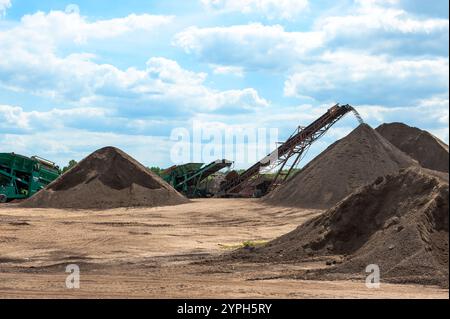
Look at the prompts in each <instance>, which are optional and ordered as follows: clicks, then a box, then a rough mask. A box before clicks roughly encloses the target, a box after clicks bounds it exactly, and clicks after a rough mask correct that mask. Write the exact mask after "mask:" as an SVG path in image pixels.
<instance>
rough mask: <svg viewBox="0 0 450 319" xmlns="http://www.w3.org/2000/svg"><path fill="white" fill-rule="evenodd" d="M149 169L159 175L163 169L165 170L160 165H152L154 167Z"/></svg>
mask: <svg viewBox="0 0 450 319" xmlns="http://www.w3.org/2000/svg"><path fill="white" fill-rule="evenodd" d="M148 169H149V170H151V171H152V172H153V173H155V174H157V175H161V171H162V170H163V169H162V168H161V167H159V166H152V167H149V168H148Z"/></svg>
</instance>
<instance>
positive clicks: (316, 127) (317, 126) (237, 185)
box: [219, 104, 362, 195]
mask: <svg viewBox="0 0 450 319" xmlns="http://www.w3.org/2000/svg"><path fill="white" fill-rule="evenodd" d="M350 111H352V112H354V113H355V115H357V118H358V121H360V122H361V121H362V119H361V117H360V116H359V114H358V113H357V112H356V110H355V109H354V108H353V107H352V106H350V105H348V104H346V105H342V106H341V105H339V104H336V105H335V106H333V107H331V108H330V109H328V111H327V112H326V113H325V114H323V115H322V116H321V117H319V118H318V119H317V120H315V121H314V122H313V123H311V124H310V125H308V126H307V127H305V128H303V129H301V130H300V131H299V132H297V133H296V134H293V135H292V136H291V137H290V138H289V139H288V140H287V141H286V142H284V143H283V144H281V145H280V146H279V147H278V148H277V149H275V150H274V151H273V152H272V153H270V154H269V155H267V156H266V157H264V158H263V159H262V160H260V161H259V162H257V163H255V164H254V165H253V166H251V167H250V168H249V169H247V170H246V171H245V172H243V173H242V174H240V175H239V176H237V177H236V178H235V179H233V180H230V181H228V182H226V183H224V184H222V186H221V190H220V194H219V195H225V194H227V193H233V192H238V191H239V190H240V189H241V187H242V186H243V185H244V183H246V182H248V181H249V180H250V179H251V178H252V177H254V176H256V175H257V174H259V172H260V169H261V168H263V167H267V166H269V165H273V164H274V163H277V162H278V163H279V164H281V163H284V164H285V163H286V162H287V160H288V159H289V158H290V157H291V156H292V155H294V154H300V155H301V153H302V152H303V150H304V149H305V148H307V147H308V146H309V145H311V144H312V143H313V142H314V141H315V140H317V139H318V138H319V137H320V136H322V135H323V134H324V133H325V132H326V131H327V130H328V129H329V128H330V127H331V126H332V125H333V124H334V123H336V122H337V121H338V120H339V119H341V118H342V117H343V116H344V115H345V114H347V113H348V112H350ZM299 147H300V149H296V148H299ZM280 159H282V160H281V162H280ZM284 164H283V166H284ZM280 171H281V169H280ZM277 177H278V174H277ZM275 179H276V178H275Z"/></svg>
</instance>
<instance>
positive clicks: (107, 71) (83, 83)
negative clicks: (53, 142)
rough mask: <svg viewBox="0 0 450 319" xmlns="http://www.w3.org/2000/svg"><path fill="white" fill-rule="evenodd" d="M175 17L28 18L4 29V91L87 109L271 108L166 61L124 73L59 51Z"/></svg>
mask: <svg viewBox="0 0 450 319" xmlns="http://www.w3.org/2000/svg"><path fill="white" fill-rule="evenodd" d="M170 19H171V18H170V17H165V16H151V15H130V16H127V17H124V18H118V19H110V20H100V21H96V22H89V21H87V20H86V19H85V18H84V17H82V16H80V14H79V13H78V11H77V10H70V12H68V13H67V12H61V11H52V12H50V13H48V14H45V13H42V12H38V13H36V14H33V15H27V16H24V17H23V18H22V19H21V22H20V24H18V25H16V26H14V27H12V28H10V29H6V30H4V31H0V86H2V87H4V88H7V89H11V90H15V91H27V92H29V93H32V94H37V95H40V96H45V97H50V98H56V99H58V100H59V101H62V102H66V103H67V102H77V105H81V106H83V105H84V106H90V105H107V106H108V107H113V108H114V107H123V106H126V108H127V109H133V108H134V109H133V112H138V111H139V112H149V111H150V112H158V111H160V112H163V111H167V110H170V109H175V108H177V109H178V108H180V109H181V110H183V112H188V111H189V112H192V111H194V110H197V111H201V110H205V111H211V110H218V109H220V108H222V107H230V106H231V105H229V103H233V105H232V106H233V107H242V108H244V109H246V108H253V107H261V106H266V105H267V104H268V102H267V101H265V100H264V99H263V98H261V97H259V96H258V93H257V92H256V91H255V90H254V89H251V88H247V89H243V90H228V91H218V90H214V89H211V88H209V87H207V86H206V85H205V84H204V82H205V79H206V74H205V73H202V72H191V71H189V70H185V69H183V68H182V67H181V66H180V65H179V64H178V63H177V62H176V61H173V60H169V59H165V58H163V57H153V58H150V59H149V60H148V62H147V64H146V66H145V68H143V69H138V68H133V67H130V68H127V69H120V68H118V67H116V66H114V65H111V64H105V63H98V62H96V59H97V57H96V56H95V55H93V54H89V53H71V54H69V55H65V56H61V54H59V51H60V50H59V49H60V47H64V46H65V45H67V43H70V42H72V43H75V45H76V44H79V43H83V42H86V41H89V40H91V39H106V38H112V37H117V36H120V35H123V34H126V33H130V32H133V31H136V30H146V31H148V32H150V31H151V30H153V29H154V28H156V27H157V26H159V25H161V24H165V23H168V21H170ZM69 46H70V44H69ZM72 52H73V50H72ZM94 103H96V104H94ZM187 106H188V107H187ZM189 106H190V107H192V108H191V109H190V108H189Z"/></svg>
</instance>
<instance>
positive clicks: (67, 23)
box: [0, 0, 173, 44]
mask: <svg viewBox="0 0 450 319" xmlns="http://www.w3.org/2000/svg"><path fill="white" fill-rule="evenodd" d="M0 1H1V0H0ZM172 20H173V17H172V16H163V15H150V14H140V15H137V14H130V15H128V16H126V17H123V18H115V19H108V20H98V21H94V22H90V21H88V20H87V18H86V17H84V16H82V15H80V13H79V10H76V9H71V7H70V6H69V7H68V9H67V10H66V11H65V12H63V11H50V12H49V13H44V12H37V13H34V14H31V15H25V16H23V17H22V19H21V23H20V25H19V26H18V27H17V28H16V29H13V30H12V31H11V32H13V33H16V34H17V33H20V34H21V35H25V34H27V35H31V36H32V37H34V38H36V37H38V36H39V37H41V38H42V40H44V39H46V40H47V41H59V42H61V41H73V42H75V43H78V44H80V43H86V42H87V41H89V40H96V39H108V38H113V37H118V36H121V35H124V34H127V33H130V32H134V31H139V30H142V31H153V30H155V29H156V28H158V27H160V26H163V25H167V24H169V23H170V22H171V21H172ZM31 40H33V38H31Z"/></svg>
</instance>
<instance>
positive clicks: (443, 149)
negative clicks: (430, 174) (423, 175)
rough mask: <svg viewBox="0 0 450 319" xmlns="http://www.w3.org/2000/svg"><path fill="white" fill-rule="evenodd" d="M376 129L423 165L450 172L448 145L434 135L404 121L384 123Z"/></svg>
mask: <svg viewBox="0 0 450 319" xmlns="http://www.w3.org/2000/svg"><path fill="white" fill-rule="evenodd" d="M376 131H377V132H378V133H380V134H381V135H382V136H383V137H384V138H386V139H387V140H388V141H389V142H391V143H392V144H393V145H395V146H396V147H397V148H399V149H400V150H402V151H403V152H405V153H406V154H408V155H409V156H411V157H412V158H414V159H416V160H417V161H418V162H419V164H420V165H421V166H423V167H425V168H429V169H432V170H437V171H442V172H447V173H448V166H449V156H448V145H447V144H445V143H444V142H443V141H441V140H440V139H438V138H437V137H435V136H434V135H432V134H430V133H428V132H427V131H423V130H421V129H418V128H416V127H411V126H408V125H406V124H403V123H388V124H382V125H380V126H379V127H377V128H376Z"/></svg>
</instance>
